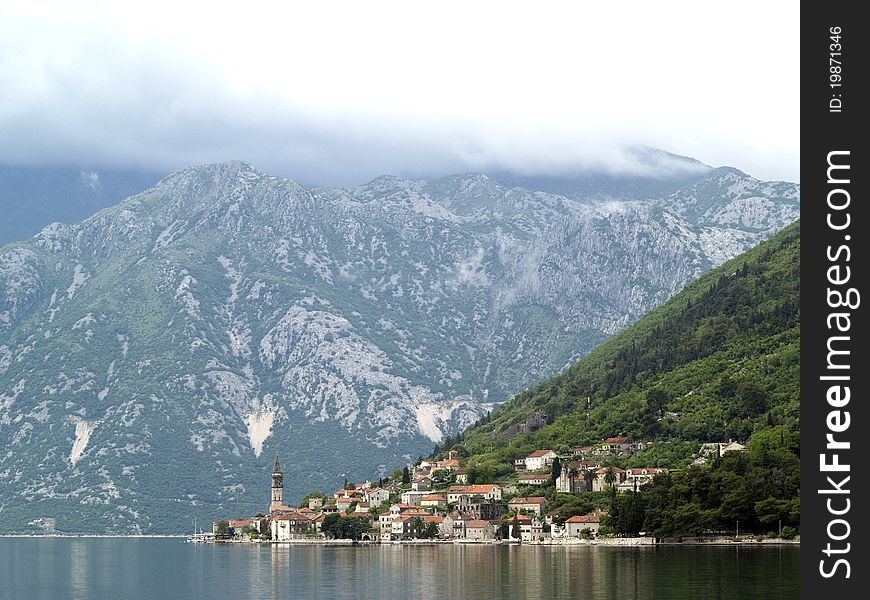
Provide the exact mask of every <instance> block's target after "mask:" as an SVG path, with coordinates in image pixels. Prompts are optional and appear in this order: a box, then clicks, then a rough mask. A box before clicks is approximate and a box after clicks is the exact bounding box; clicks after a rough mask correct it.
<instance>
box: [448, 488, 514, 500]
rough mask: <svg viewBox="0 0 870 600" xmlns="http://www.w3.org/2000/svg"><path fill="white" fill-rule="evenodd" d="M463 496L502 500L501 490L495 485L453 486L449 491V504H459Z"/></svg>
mask: <svg viewBox="0 0 870 600" xmlns="http://www.w3.org/2000/svg"><path fill="white" fill-rule="evenodd" d="M462 496H481V497H483V498H485V499H486V500H501V488H500V487H499V486H497V485H495V484H491V483H488V484H484V485H451V486H450V487H449V488H448V489H447V502H450V503H453V502H458V501H459V499H460V498H461V497H462Z"/></svg>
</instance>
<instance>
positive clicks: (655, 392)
mask: <svg viewBox="0 0 870 600" xmlns="http://www.w3.org/2000/svg"><path fill="white" fill-rule="evenodd" d="M670 401H671V397H670V395H669V394H668V393H667V392H666V391H665V390H663V389H661V388H653V389H651V390H650V391H648V392H647V393H646V409H647V412H648V413H649V414H651V415H652V416H653V417H664V416H665V411H666V410H667V408H668V404H669V403H670Z"/></svg>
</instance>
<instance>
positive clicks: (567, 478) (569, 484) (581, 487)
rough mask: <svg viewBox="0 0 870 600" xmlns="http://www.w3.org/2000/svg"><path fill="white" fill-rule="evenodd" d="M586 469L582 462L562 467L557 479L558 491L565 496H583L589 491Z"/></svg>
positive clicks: (566, 464) (573, 462)
mask: <svg viewBox="0 0 870 600" xmlns="http://www.w3.org/2000/svg"><path fill="white" fill-rule="evenodd" d="M584 472H585V468H584V466H583V464H582V463H581V462H580V461H571V462H568V463H565V464H563V465H562V469H561V470H560V471H559V476H558V477H557V478H556V491H557V492H561V493H563V494H582V493H584V492H586V491H587V485H586V476H585V475H584Z"/></svg>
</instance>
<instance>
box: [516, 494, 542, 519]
mask: <svg viewBox="0 0 870 600" xmlns="http://www.w3.org/2000/svg"><path fill="white" fill-rule="evenodd" d="M546 507H547V499H546V498H544V497H543V496H532V497H528V498H511V500H509V501H508V509H510V510H512V511H514V512H520V511H521V510H525V511H527V512H530V513H533V514H535V515H537V516H539V517H540V516H541V515H542V514H544V509H545V508H546Z"/></svg>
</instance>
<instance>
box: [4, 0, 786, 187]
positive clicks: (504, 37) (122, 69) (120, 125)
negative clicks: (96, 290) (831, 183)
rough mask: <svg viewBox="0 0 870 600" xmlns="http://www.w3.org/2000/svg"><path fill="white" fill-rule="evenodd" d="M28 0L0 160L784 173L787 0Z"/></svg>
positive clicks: (7, 72)
mask: <svg viewBox="0 0 870 600" xmlns="http://www.w3.org/2000/svg"><path fill="white" fill-rule="evenodd" d="M38 4H39V6H37V7H27V6H25V5H24V3H14V4H13V3H8V6H6V7H4V8H3V11H2V12H3V14H4V18H3V20H2V22H0V90H2V91H0V95H2V96H0V98H2V102H0V139H2V143H0V161H2V162H17V163H22V162H25V163H52V162H72V163H77V162H86V163H87V164H89V165H111V166H128V165H137V166H147V167H157V168H164V169H171V168H178V167H181V166H184V165H187V164H192V163H202V162H212V161H220V160H227V159H245V160H249V161H251V162H253V163H255V164H256V165H258V166H259V167H261V168H263V169H266V170H269V171H271V172H275V173H278V174H281V175H286V176H289V177H293V178H296V179H299V180H302V181H305V182H309V183H327V182H328V183H355V182H360V181H363V180H366V179H368V178H371V177H374V176H376V175H378V174H382V173H396V174H407V175H427V174H433V173H443V172H448V171H461V170H473V169H478V168H483V167H486V166H490V165H497V166H502V167H507V168H512V169H517V170H523V171H526V172H528V171H544V172H548V171H557V170H560V169H576V168H578V167H595V168H605V169H609V170H613V171H620V172H622V171H627V172H633V171H636V170H638V169H639V170H644V169H646V170H648V169H649V167H650V165H648V164H647V165H644V164H643V161H638V160H637V156H636V155H635V154H633V153H631V152H626V151H625V148H626V147H629V146H637V145H646V146H652V147H660V148H664V149H666V150H669V151H672V152H676V153H678V154H684V155H690V156H693V157H696V158H698V159H699V160H702V161H703V162H706V163H708V164H713V165H720V164H730V165H733V166H737V167H739V168H741V169H743V170H745V171H747V172H750V173H751V174H753V175H756V176H760V177H764V178H779V179H790V180H796V179H797V177H798V169H799V122H798V118H799V100H798V93H799V89H798V88H799V74H798V67H799V64H798V63H799V58H798V57H799V52H798V41H799V38H798V29H799V28H798V26H797V25H798V18H799V16H798V11H797V9H796V8H795V7H794V6H792V4H790V3H762V4H759V3H749V2H735V3H732V4H729V6H728V8H727V10H726V9H723V8H721V7H720V8H714V7H712V6H710V7H705V6H703V5H698V4H697V3H693V2H679V3H672V4H668V5H661V4H658V3H620V4H619V6H610V5H608V6H604V5H595V6H591V5H588V4H583V5H581V4H579V3H559V2H555V3H551V4H547V5H545V6H544V7H536V8H535V9H532V8H531V7H530V5H527V4H523V3H511V2H507V3H503V4H500V5H499V10H498V11H497V12H493V11H492V9H491V8H487V7H484V6H469V5H468V4H467V3H466V4H459V3H452V2H445V3H439V4H438V5H437V6H435V5H425V4H420V3H407V2H387V3H383V4H378V5H377V7H375V6H372V5H371V4H370V3H348V4H341V3H337V4H334V3H329V4H319V3H318V4H317V5H316V6H314V5H312V6H304V7H299V6H295V5H294V3H289V4H288V5H283V4H282V5H277V4H269V3H253V4H251V5H246V8H245V9H244V10H241V9H235V10H227V9H221V8H217V7H210V8H209V9H203V8H202V5H197V6H191V5H187V4H184V3H177V2H176V3H169V2H162V1H158V2H153V3H148V4H147V5H142V7H141V8H138V9H137V10H136V12H132V11H130V10H129V9H127V8H125V7H124V3H97V2H91V3H85V4H79V3H77V4H76V7H75V8H70V7H69V6H67V4H66V3H47V4H46V3H38ZM575 4H576V5H575ZM704 11H710V12H704ZM714 11H715V12H714ZM747 40H752V42H751V43H749V42H748V41H747ZM759 57H763V60H762V59H760V58H759ZM760 60H761V62H759V61H760Z"/></svg>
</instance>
